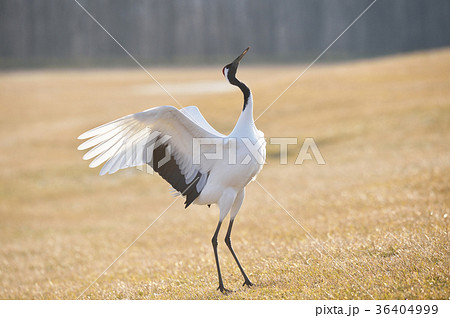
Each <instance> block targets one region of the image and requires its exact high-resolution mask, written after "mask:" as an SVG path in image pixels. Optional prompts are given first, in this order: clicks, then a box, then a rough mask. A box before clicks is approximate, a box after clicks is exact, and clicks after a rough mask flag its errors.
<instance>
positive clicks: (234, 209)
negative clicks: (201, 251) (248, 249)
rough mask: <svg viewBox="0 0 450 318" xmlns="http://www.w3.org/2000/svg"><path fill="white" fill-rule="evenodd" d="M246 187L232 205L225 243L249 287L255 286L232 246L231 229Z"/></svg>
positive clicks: (245, 283)
mask: <svg viewBox="0 0 450 318" xmlns="http://www.w3.org/2000/svg"><path fill="white" fill-rule="evenodd" d="M244 195H245V192H244V189H242V191H241V192H239V193H238V195H237V196H236V199H235V201H234V203H233V206H232V207H231V214H230V224H229V225H228V231H227V235H226V236H225V243H226V244H227V246H228V248H229V249H230V252H231V255H233V257H234V260H235V261H236V264H237V265H238V267H239V270H240V271H241V273H242V276H244V284H243V285H242V286H245V285H247V286H248V287H250V286H253V283H252V282H251V281H250V279H248V276H247V274H245V271H244V269H243V268H242V266H241V263H240V262H239V260H238V258H237V256H236V253H235V252H234V250H233V247H232V246H231V229H232V228H233V222H234V218H235V217H236V215H237V213H238V212H239V209H240V208H241V205H242V202H243V201H244Z"/></svg>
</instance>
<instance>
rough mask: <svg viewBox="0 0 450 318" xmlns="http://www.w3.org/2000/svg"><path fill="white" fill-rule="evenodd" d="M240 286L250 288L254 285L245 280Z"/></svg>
mask: <svg viewBox="0 0 450 318" xmlns="http://www.w3.org/2000/svg"><path fill="white" fill-rule="evenodd" d="M242 286H248V287H251V286H254V284H253V283H252V282H251V281H250V280H249V279H246V280H245V282H244V283H243V284H242Z"/></svg>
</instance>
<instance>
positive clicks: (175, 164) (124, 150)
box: [78, 106, 223, 207]
mask: <svg viewBox="0 0 450 318" xmlns="http://www.w3.org/2000/svg"><path fill="white" fill-rule="evenodd" d="M187 108H189V110H187V111H186V110H181V111H180V110H178V109H177V108H175V107H173V106H159V107H154V108H150V109H147V110H145V111H143V112H140V113H136V114H133V115H128V116H125V117H122V118H119V119H117V120H114V121H112V122H109V123H107V124H104V125H102V126H99V127H97V128H94V129H91V130H89V131H87V132H85V133H84V134H82V135H81V136H79V137H78V139H88V138H89V140H87V141H85V142H84V143H82V144H81V145H80V146H79V147H78V149H79V150H85V149H88V148H92V147H93V148H92V149H91V150H89V151H88V152H87V153H86V154H85V155H84V156H83V159H84V160H90V159H93V160H92V162H91V163H90V164H89V167H91V168H93V167H97V166H99V165H101V164H102V163H104V162H106V163H105V165H104V166H103V168H102V169H101V171H100V175H104V174H106V173H109V174H112V173H114V172H116V171H118V170H119V169H125V168H128V167H135V166H140V165H145V164H148V165H150V166H151V167H152V168H153V170H154V171H156V172H158V173H159V174H160V175H161V177H163V178H164V179H165V180H166V181H167V182H169V183H170V184H171V186H172V187H173V188H174V189H175V190H177V191H178V192H180V193H181V194H182V195H184V196H186V202H185V205H186V207H188V206H189V205H190V204H191V203H192V202H193V201H194V200H195V198H197V197H198V196H199V195H200V193H201V191H202V190H203V188H204V186H205V185H206V182H207V180H208V176H209V171H210V170H211V165H212V162H211V161H208V160H206V159H205V158H201V160H195V158H194V153H193V139H194V138H222V137H223V135H222V134H220V133H218V132H217V131H216V130H214V128H212V127H211V126H210V125H209V124H208V123H207V122H206V120H205V119H204V118H203V116H202V115H201V114H200V111H199V110H198V109H197V107H195V106H190V107H187ZM201 150H202V152H203V151H205V150H206V151H208V152H209V151H210V150H208V145H206V147H202V149H201Z"/></svg>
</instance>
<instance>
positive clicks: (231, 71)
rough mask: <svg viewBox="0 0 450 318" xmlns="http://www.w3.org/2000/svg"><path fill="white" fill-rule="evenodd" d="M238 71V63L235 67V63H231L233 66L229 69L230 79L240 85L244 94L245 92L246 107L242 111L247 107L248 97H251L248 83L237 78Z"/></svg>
mask: <svg viewBox="0 0 450 318" xmlns="http://www.w3.org/2000/svg"><path fill="white" fill-rule="evenodd" d="M236 71H237V65H236V66H235V67H233V65H231V67H230V69H229V71H228V81H229V82H230V84H231V85H235V86H237V87H239V88H240V89H241V91H242V94H244V107H243V109H242V111H244V110H245V107H246V106H247V104H248V99H249V97H250V89H249V88H248V87H247V85H245V84H244V83H242V82H241V81H239V80H238V79H237V78H236Z"/></svg>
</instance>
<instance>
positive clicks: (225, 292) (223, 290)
mask: <svg viewBox="0 0 450 318" xmlns="http://www.w3.org/2000/svg"><path fill="white" fill-rule="evenodd" d="M217 290H220V292H221V293H222V294H224V295H228V294H231V293H232V292H233V291H232V290H229V289H226V288H225V287H223V286H219V287H217Z"/></svg>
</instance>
